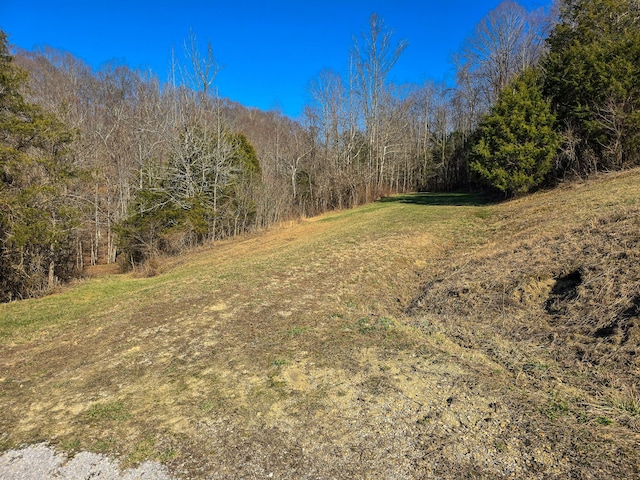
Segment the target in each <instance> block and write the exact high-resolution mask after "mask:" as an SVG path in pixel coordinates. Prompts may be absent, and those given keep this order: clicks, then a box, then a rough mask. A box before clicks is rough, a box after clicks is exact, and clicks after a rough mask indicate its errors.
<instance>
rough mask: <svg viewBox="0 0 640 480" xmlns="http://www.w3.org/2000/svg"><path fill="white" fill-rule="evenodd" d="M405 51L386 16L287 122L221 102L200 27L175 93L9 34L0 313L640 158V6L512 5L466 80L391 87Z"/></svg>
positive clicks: (597, 1)
mask: <svg viewBox="0 0 640 480" xmlns="http://www.w3.org/2000/svg"><path fill="white" fill-rule="evenodd" d="M405 47H406V43H405V41H404V40H400V39H398V38H397V37H396V35H395V34H394V33H393V31H392V30H391V29H390V27H388V26H387V25H386V24H385V22H384V20H383V19H382V18H380V17H378V16H377V15H376V14H373V15H372V16H371V17H370V19H369V29H368V30H367V31H366V32H363V33H362V34H360V35H359V36H356V37H354V43H353V45H352V48H351V51H349V52H345V56H348V63H349V69H348V71H347V72H338V71H333V70H323V71H321V72H320V73H319V74H318V75H317V77H316V78H314V79H312V80H311V82H310V90H309V95H310V98H311V101H310V102H309V104H308V105H307V106H306V107H305V109H304V113H303V115H302V116H301V118H299V119H291V118H289V117H287V116H285V115H283V114H282V113H281V112H279V111H277V110H272V111H266V112H265V111H261V110H258V109H253V108H247V107H244V106H242V105H240V104H237V103H234V102H231V101H229V100H227V99H225V98H221V97H220V96H219V95H218V93H217V90H216V87H215V81H216V74H217V73H218V70H219V65H218V64H217V62H216V58H215V55H214V47H213V46H211V45H209V46H208V48H207V49H206V51H201V50H200V49H199V48H198V42H197V39H196V37H195V35H193V36H192V37H191V38H189V39H187V41H186V42H185V52H184V53H185V55H184V58H186V61H180V62H179V61H177V60H176V61H175V62H174V65H173V72H172V73H173V74H172V80H171V81H167V82H163V81H161V80H160V79H159V78H157V77H156V76H154V74H153V73H152V72H143V71H137V70H134V69H132V68H130V67H128V66H127V65H122V64H118V63H110V64H107V65H105V66H103V67H102V68H100V69H98V70H94V69H92V68H91V67H89V66H88V65H86V64H85V63H83V61H81V60H79V59H78V58H75V57H73V56H72V55H71V54H69V53H66V52H63V51H57V50H54V49H49V48H43V49H40V50H38V51H24V50H20V49H14V48H12V47H11V45H10V43H9V39H8V38H7V36H6V35H5V34H4V33H3V32H2V31H1V30H0V253H1V256H0V301H3V302H7V301H12V300H17V299H23V298H28V297H32V296H38V295H42V294H44V293H46V292H48V291H50V290H51V289H52V288H53V287H55V286H56V285H57V284H59V283H61V282H65V281H68V280H70V279H72V278H74V277H78V276H81V275H82V272H83V269H84V268H85V267H86V266H87V265H96V264H104V263H119V264H120V265H121V266H122V268H135V267H136V266H137V265H140V264H142V263H143V262H145V261H148V260H149V259H152V258H154V257H157V256H160V255H176V254H179V253H181V252H184V251H186V250H187V249H189V248H192V247H195V246H197V245H200V244H203V243H207V242H212V241H216V240H220V239H225V238H229V237H233V236H236V235H240V234H243V233H246V232H252V231H257V230H260V229H265V228H268V227H271V226H274V225H277V224H278V223H279V222H282V221H285V220H290V219H295V218H299V217H304V216H312V215H316V214H319V213H322V212H325V211H329V210H334V209H346V208H350V207H353V206H356V205H360V204H364V203H367V202H372V201H375V200H377V199H380V198H382V197H384V196H387V195H390V194H394V193H402V192H409V191H418V190H431V191H461V190H473V191H486V192H490V193H491V194H493V195H495V197H496V198H508V197H513V196H517V195H525V194H527V193H529V192H532V191H534V190H535V189H538V188H542V187H552V186H554V185H556V184H558V183H559V182H563V181H565V180H570V179H572V178H576V177H578V178H584V177H587V176H590V175H593V174H595V173H597V172H600V171H612V170H621V169H626V168H630V167H633V166H638V165H639V164H640V148H639V147H640V110H639V109H638V106H639V104H640V81H639V80H638V79H640V4H639V3H638V2H637V1H636V0H559V1H558V2H556V3H555V4H554V5H553V7H551V8H549V9H546V10H536V11H528V10H527V9H526V8H524V7H523V6H521V5H520V4H518V3H516V2H513V1H509V0H506V1H503V2H502V3H500V4H499V5H498V7H497V8H495V9H494V10H492V11H491V12H489V13H488V14H487V16H486V17H485V18H484V19H483V20H482V21H481V22H480V23H478V25H477V26H476V28H475V30H474V32H473V33H472V34H471V35H470V36H469V37H468V38H467V39H466V41H465V42H464V44H463V45H462V46H461V48H460V50H459V51H457V52H456V53H455V54H454V55H453V57H452V58H453V69H454V71H455V82H454V83H453V84H449V83H444V82H436V81H430V82H426V83H424V84H421V85H397V84H393V83H392V82H390V81H389V78H390V72H391V71H392V69H393V67H394V65H395V64H396V62H397V60H398V59H399V58H400V57H401V55H402V54H403V50H404V49H405Z"/></svg>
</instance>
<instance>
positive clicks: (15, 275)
mask: <svg viewBox="0 0 640 480" xmlns="http://www.w3.org/2000/svg"><path fill="white" fill-rule="evenodd" d="M26 80H27V75H26V74H25V72H24V71H22V70H21V69H19V68H18V67H16V66H15V65H14V64H13V57H12V56H11V55H10V54H9V49H8V47H7V37H6V35H5V34H4V32H2V31H0V254H1V255H0V301H7V300H11V299H14V298H23V297H27V296H31V295H35V294H38V293H41V292H43V291H45V290H46V289H47V288H48V287H50V286H51V285H52V284H53V283H55V281H56V278H60V277H63V278H64V277H68V276H69V275H71V271H72V270H73V267H74V262H73V256H74V251H73V241H72V239H73V235H74V228H75V226H76V220H77V211H76V209H74V208H73V206H72V205H71V203H70V202H69V200H68V198H67V197H66V195H65V194H64V193H65V186H66V182H67V181H68V180H69V179H70V178H71V177H72V169H71V166H70V164H69V163H68V162H67V158H66V157H65V153H66V149H67V146H68V145H69V144H70V142H71V141H72V139H73V132H72V131H71V130H69V129H68V128H67V127H66V126H65V125H63V124H62V123H61V122H60V121H59V120H58V119H57V118H56V117H55V116H53V115H50V114H46V113H44V112H43V111H42V110H41V109H40V108H39V107H38V106H37V105H32V104H30V103H28V102H26V101H25V99H24V97H23V95H22V94H21V92H20V89H21V88H23V85H24V84H25V82H26Z"/></svg>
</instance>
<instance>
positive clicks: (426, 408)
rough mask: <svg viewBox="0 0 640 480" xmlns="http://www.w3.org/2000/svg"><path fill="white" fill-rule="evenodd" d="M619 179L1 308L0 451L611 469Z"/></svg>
mask: <svg viewBox="0 0 640 480" xmlns="http://www.w3.org/2000/svg"><path fill="white" fill-rule="evenodd" d="M639 180H640V173H639V172H637V171H635V172H630V173H626V174H622V175H618V176H608V177H603V178H601V179H598V180H595V181H591V182H589V183H587V184H585V185H581V186H578V185H575V186H569V187H567V188H564V189H560V190H556V191H553V192H544V193H541V194H538V195H535V196H532V197H529V198H525V199H520V200H517V201H514V202H509V203H505V204H501V205H497V206H486V205H484V206H483V205H478V204H477V203H476V202H475V200H474V199H473V198H470V197H464V196H461V197H454V196H429V195H423V196H413V197H411V196H407V197H402V198H394V199H391V201H386V202H379V203H377V204H374V205H370V206H367V207H364V208H361V209H357V210H353V211H345V212H338V213H334V214H330V215H325V216H323V217H319V218H314V219H309V220H305V221H303V222H300V223H294V224H291V225H288V226H283V227H282V228H281V229H278V230H277V231H272V232H269V233H266V234H262V235H256V236H252V237H246V238H244V239H241V240H237V241H228V242H223V243H220V244H217V245H216V246H215V247H213V248H210V249H206V250H201V251H199V252H197V253H194V254H193V255H191V256H189V257H183V258H180V259H176V260H175V261H173V262H171V261H163V262H161V263H160V264H158V265H155V266H153V270H154V273H158V274H157V275H156V276H153V277H148V278H147V277H144V278H140V277H139V276H138V278H136V277H135V276H134V275H120V276H111V277H103V278H96V279H89V280H87V281H84V282H81V283H80V284H78V285H75V286H73V287H72V288H70V289H69V290H67V291H65V292H63V293H61V294H58V295H54V296H51V297H47V298H45V299H41V300H36V301H28V302H18V303H13V304H9V305H2V306H0V339H1V341H2V346H1V347H0V353H1V357H0V358H1V370H0V403H1V405H2V409H0V445H2V447H3V448H5V449H6V448H11V447H15V446H17V445H19V444H23V443H33V442H38V441H48V442H51V443H53V444H55V445H56V446H57V447H58V448H60V449H64V450H67V451H78V450H92V451H97V452H105V453H109V454H111V455H114V456H117V457H119V458H120V459H121V460H122V461H123V462H125V463H128V464H132V463H136V462H140V461H142V460H144V459H156V460H160V461H162V462H164V463H166V464H167V465H168V466H169V467H170V468H171V469H172V471H173V472H174V474H176V475H178V476H181V477H183V478H259V477H260V478H262V477H268V476H269V475H270V474H273V477H274V478H507V477H515V478H567V477H570V476H573V478H606V477H615V478H634V477H637V476H638V473H639V466H638V463H639V462H638V458H637V455H636V453H635V451H636V450H637V447H638V446H639V445H638V441H639V436H638V433H639V432H638V418H639V416H640V395H639V393H640V392H639V391H638V385H637V383H638V382H637V380H638V364H637V363H636V362H637V359H636V358H635V356H636V354H635V351H636V349H637V348H640V345H639V344H638V342H639V339H638V336H637V335H638V333H637V331H636V329H637V328H638V326H639V324H638V322H639V321H640V320H639V319H638V308H640V307H639V303H640V301H638V299H639V298H640V291H638V285H639V280H640V267H638V266H637V264H638V261H637V260H638V258H637V257H638V255H639V250H638V239H639V238H640V232H639V231H638V226H639V225H638V213H639V212H640V201H639V196H638V187H637V185H638V181H639Z"/></svg>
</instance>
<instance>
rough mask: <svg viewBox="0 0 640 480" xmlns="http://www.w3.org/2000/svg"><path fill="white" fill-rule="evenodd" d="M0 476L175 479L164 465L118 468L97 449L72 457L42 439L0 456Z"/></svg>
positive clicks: (20, 479) (9, 479)
mask: <svg viewBox="0 0 640 480" xmlns="http://www.w3.org/2000/svg"><path fill="white" fill-rule="evenodd" d="M0 479H2V480H88V479H91V480H175V479H174V478H173V477H171V476H170V475H169V473H168V471H167V469H166V468H165V467H163V466H162V465H161V464H159V463H156V462H144V463H142V464H141V465H140V466H139V467H138V468H135V469H133V468H132V469H128V470H124V471H121V470H120V468H119V466H118V463H117V462H115V461H113V460H111V459H110V458H108V457H106V456H105V455H100V454H97V453H90V452H80V453H78V454H76V455H75V456H74V457H73V458H72V459H69V458H68V457H67V456H66V455H64V454H60V453H57V452H56V451H55V450H53V448H51V447H49V446H48V445H46V444H44V443H41V444H37V445H31V446H28V447H25V448H23V449H21V450H9V451H7V452H5V453H3V454H2V455H1V456H0Z"/></svg>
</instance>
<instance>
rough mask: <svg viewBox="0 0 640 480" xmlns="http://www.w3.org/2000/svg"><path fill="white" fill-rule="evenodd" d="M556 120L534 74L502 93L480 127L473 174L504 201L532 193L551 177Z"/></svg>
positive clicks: (473, 152) (528, 75)
mask: <svg viewBox="0 0 640 480" xmlns="http://www.w3.org/2000/svg"><path fill="white" fill-rule="evenodd" d="M554 122H555V117H554V116H553V114H552V113H551V112H550V109H549V103H548V102H546V101H545V100H544V99H543V98H542V94H541V92H540V87H539V85H538V74H537V73H536V72H535V71H534V70H532V69H530V70H526V71H525V72H524V73H523V74H521V75H520V77H518V78H517V79H516V80H515V81H514V82H513V83H512V84H511V85H510V86H508V87H506V88H505V89H503V90H502V91H501V92H500V94H499V96H498V100H497V102H496V104H495V105H494V106H493V108H492V109H491V112H490V113H489V114H488V115H487V116H485V117H484V118H483V119H482V121H481V122H480V124H479V126H478V130H477V132H476V141H475V144H474V146H473V148H472V153H471V163H470V167H471V170H472V171H473V172H475V173H477V174H478V175H479V176H480V178H481V179H482V180H483V181H484V182H485V183H487V184H488V185H490V186H491V187H493V188H496V189H498V190H500V191H501V192H503V193H504V194H505V195H514V194H520V193H527V192H528V191H530V190H531V189H532V188H534V187H536V186H538V185H540V183H542V181H543V180H544V178H545V175H546V174H547V173H548V172H549V171H550V169H551V166H552V160H553V157H554V155H555V153H556V150H557V148H558V144H559V139H558V134H557V133H556V132H555V131H554V129H553V126H554Z"/></svg>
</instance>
